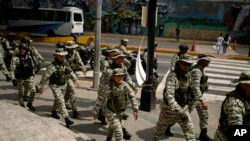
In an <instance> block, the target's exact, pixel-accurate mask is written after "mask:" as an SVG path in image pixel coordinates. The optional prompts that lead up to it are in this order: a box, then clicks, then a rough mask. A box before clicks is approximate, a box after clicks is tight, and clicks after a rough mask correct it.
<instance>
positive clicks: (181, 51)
mask: <svg viewBox="0 0 250 141" xmlns="http://www.w3.org/2000/svg"><path fill="white" fill-rule="evenodd" d="M187 51H188V46H187V45H185V44H180V45H179V52H178V53H177V54H176V55H174V56H173V57H172V61H171V64H170V71H174V68H175V64H176V62H177V61H178V60H179V57H180V55H181V54H185V53H187Z"/></svg>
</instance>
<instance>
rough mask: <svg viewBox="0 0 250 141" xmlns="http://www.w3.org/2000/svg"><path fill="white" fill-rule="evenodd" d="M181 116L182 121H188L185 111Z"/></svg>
mask: <svg viewBox="0 0 250 141" xmlns="http://www.w3.org/2000/svg"><path fill="white" fill-rule="evenodd" d="M180 118H181V121H183V122H187V121H188V116H187V115H186V114H185V113H183V114H181V115H180Z"/></svg>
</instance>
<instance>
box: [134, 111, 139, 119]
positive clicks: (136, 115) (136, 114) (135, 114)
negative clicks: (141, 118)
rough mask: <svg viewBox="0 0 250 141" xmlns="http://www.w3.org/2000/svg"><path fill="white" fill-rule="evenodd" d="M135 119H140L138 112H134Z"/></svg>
mask: <svg viewBox="0 0 250 141" xmlns="http://www.w3.org/2000/svg"><path fill="white" fill-rule="evenodd" d="M134 119H135V120H137V119H138V112H134Z"/></svg>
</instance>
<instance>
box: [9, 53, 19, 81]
mask: <svg viewBox="0 0 250 141" xmlns="http://www.w3.org/2000/svg"><path fill="white" fill-rule="evenodd" d="M18 62H19V59H18V58H17V57H12V59H11V63H10V71H9V77H10V78H11V80H13V79H15V70H16V67H17V64H18Z"/></svg>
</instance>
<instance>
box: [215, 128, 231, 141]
mask: <svg viewBox="0 0 250 141" xmlns="http://www.w3.org/2000/svg"><path fill="white" fill-rule="evenodd" d="M214 141H228V138H227V137H226V136H225V135H224V134H223V133H222V132H221V131H220V129H217V130H216V132H215V133H214Z"/></svg>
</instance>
